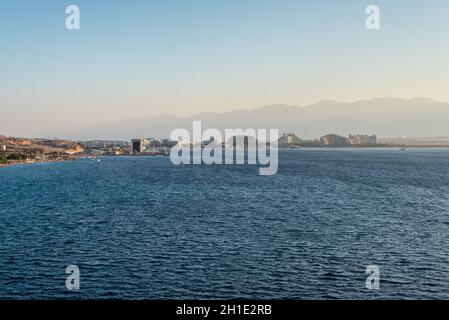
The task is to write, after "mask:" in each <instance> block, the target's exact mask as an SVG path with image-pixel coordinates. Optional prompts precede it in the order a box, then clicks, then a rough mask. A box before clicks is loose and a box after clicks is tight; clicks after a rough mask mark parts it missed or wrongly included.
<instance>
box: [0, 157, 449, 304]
mask: <svg viewBox="0 0 449 320" xmlns="http://www.w3.org/2000/svg"><path fill="white" fill-rule="evenodd" d="M99 159H101V161H97V160H93V159H79V160H75V161H66V162H59V163H37V164H29V165H15V166H9V167H5V168H1V169H0V299H3V300H4V299H8V300H9V299H12V300H15V299H36V300H45V299H81V300H83V299H126V300H128V299H132V300H134V299H139V300H140V299H237V298H242V299H363V300H365V299H366V300H371V299H449V149H407V150H400V149H301V150H281V151H280V153H279V170H278V173H277V174H276V175H273V176H261V175H259V172H258V169H259V168H258V167H257V166H256V165H180V166H175V165H173V164H172V163H171V161H170V158H169V157H164V156H154V157H102V158H99ZM68 266H76V267H77V268H78V270H79V289H76V288H75V289H74V288H73V287H70V286H67V283H66V282H67V279H68V277H70V276H71V275H72V274H71V273H67V272H68V270H67V267H68ZM373 268H374V269H373ZM370 270H377V271H376V279H375V280H373V278H372V277H371V276H372V274H371V273H370ZM370 277H371V278H370ZM372 280H373V281H377V283H378V285H379V286H378V287H377V288H376V287H374V288H373V286H369V285H367V284H368V283H371V284H372V283H374V282H372Z"/></svg>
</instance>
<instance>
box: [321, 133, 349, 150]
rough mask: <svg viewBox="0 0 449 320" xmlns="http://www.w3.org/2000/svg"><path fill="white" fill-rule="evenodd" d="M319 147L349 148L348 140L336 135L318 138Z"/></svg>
mask: <svg viewBox="0 0 449 320" xmlns="http://www.w3.org/2000/svg"><path fill="white" fill-rule="evenodd" d="M320 145H322V146H326V147H346V146H350V142H349V139H348V138H346V137H342V136H339V135H336V134H328V135H326V136H323V137H321V138H320Z"/></svg>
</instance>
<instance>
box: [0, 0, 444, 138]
mask: <svg viewBox="0 0 449 320" xmlns="http://www.w3.org/2000/svg"><path fill="white" fill-rule="evenodd" d="M370 4H375V5H377V6H379V8H380V13H381V16H380V18H381V29H380V30H372V31H370V30H367V29H366V28H365V20H366V18H367V16H368V15H367V14H366V13H365V8H366V7H367V6H368V5H370ZM68 5H77V6H79V8H80V11H81V29H80V30H72V31H70V30H67V29H66V27H65V19H66V17H67V15H66V13H65V9H66V7H67V6H68ZM448 39H449V1H447V0H427V1H424V0H421V1H419V0H394V1H391V0H371V1H363V0H358V1H356V0H341V1H335V0H327V1H326V0H308V1H302V0H184V1H180V0H177V1H175V0H164V1H162V0H158V1H152V0H142V1H139V0H126V1H125V0H114V1H106V0H70V1H65V0H39V1H26V0H14V1H12V0H8V1H6V0H1V2H0V134H5V135H11V136H61V135H63V134H64V132H66V131H67V130H72V129H73V128H81V127H89V126H96V125H101V124H103V123H108V122H111V121H116V120H120V119H133V118H143V117H151V116H156V115H158V114H161V113H170V114H174V115H178V116H190V115H193V114H196V113H199V112H204V111H214V112H225V111H229V110H233V109H240V108H248V109H253V108H257V107H260V106H264V105H271V104H288V105H307V104H311V103H315V102H318V101H321V100H327V99H332V100H337V101H355V100H359V99H370V98H373V97H383V96H393V97H401V98H412V97H429V98H433V99H437V100H440V101H446V102H449V90H448V87H449V58H448V57H449V41H448Z"/></svg>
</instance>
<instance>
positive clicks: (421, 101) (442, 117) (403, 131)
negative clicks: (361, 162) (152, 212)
mask: <svg viewBox="0 0 449 320" xmlns="http://www.w3.org/2000/svg"><path fill="white" fill-rule="evenodd" d="M193 120H201V121H202V125H203V130H204V129H207V128H217V129H220V130H224V129H225V128H230V129H234V128H242V129H246V128H254V129H257V128H266V129H269V128H273V129H279V133H280V134H281V133H283V132H296V134H297V135H298V136H299V137H301V138H306V139H312V138H318V137H320V136H323V135H325V134H328V133H335V134H339V135H344V136H347V135H348V134H349V133H367V134H373V133H376V134H378V135H379V136H381V137H402V136H408V137H433V136H440V135H447V134H449V103H444V102H439V101H436V100H433V99H429V98H413V99H408V100H407V99H400V98H390V97H383V98H374V99H371V100H360V101H355V102H336V101H332V100H324V101H321V102H318V103H316V104H313V105H308V106H304V107H299V106H288V105H283V104H280V105H269V106H263V107H260V108H257V109H253V110H247V109H238V110H232V111H228V112H225V113H215V112H203V113H200V114H197V115H194V116H190V117H177V116H173V115H171V114H167V113H166V114H161V115H159V116H156V117H151V118H142V119H131V120H124V121H118V122H115V123H110V124H107V125H102V126H97V127H95V128H87V129H83V130H82V132H72V133H69V137H70V138H75V139H80V138H82V139H118V140H123V139H125V140H128V139H130V138H134V137H159V138H166V137H169V135H170V132H171V131H172V130H173V129H176V128H185V129H188V130H192V121H193Z"/></svg>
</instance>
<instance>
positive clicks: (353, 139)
mask: <svg viewBox="0 0 449 320" xmlns="http://www.w3.org/2000/svg"><path fill="white" fill-rule="evenodd" d="M349 142H350V143H351V145H354V146H373V145H376V144H377V135H375V134H373V135H371V136H369V135H366V134H356V135H352V134H350V135H349Z"/></svg>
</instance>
